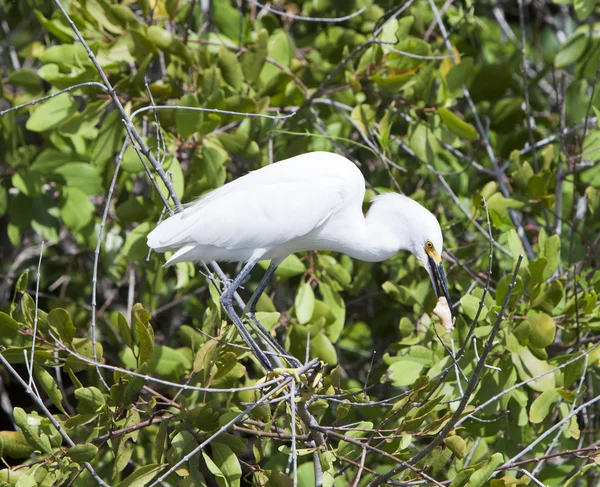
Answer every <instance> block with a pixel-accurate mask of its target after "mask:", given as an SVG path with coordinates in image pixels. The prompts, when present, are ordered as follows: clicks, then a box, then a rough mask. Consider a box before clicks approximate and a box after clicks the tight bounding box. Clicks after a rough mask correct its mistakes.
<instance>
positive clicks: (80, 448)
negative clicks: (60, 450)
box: [67, 443, 98, 463]
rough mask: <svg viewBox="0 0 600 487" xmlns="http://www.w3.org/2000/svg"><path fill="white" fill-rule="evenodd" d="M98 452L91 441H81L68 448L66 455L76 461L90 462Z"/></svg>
mask: <svg viewBox="0 0 600 487" xmlns="http://www.w3.org/2000/svg"><path fill="white" fill-rule="evenodd" d="M97 454H98V447H97V446H96V445H93V444H92V443H82V444H80V445H75V446H72V447H71V448H69V451H67V457H69V458H70V459H71V460H73V461H74V462H77V463H85V462H91V461H92V460H93V459H94V458H95V457H96V455H97Z"/></svg>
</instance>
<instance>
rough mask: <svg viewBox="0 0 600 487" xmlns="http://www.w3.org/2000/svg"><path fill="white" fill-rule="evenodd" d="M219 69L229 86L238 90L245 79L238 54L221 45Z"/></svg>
mask: <svg viewBox="0 0 600 487" xmlns="http://www.w3.org/2000/svg"><path fill="white" fill-rule="evenodd" d="M219 69H220V70H221V75H222V76H223V79H224V80H225V82H226V83H227V84H228V85H229V86H231V87H233V88H234V89H236V90H239V89H240V88H241V87H242V84H243V80H244V73H243V72H242V66H241V65H240V62H239V61H238V58H237V56H236V55H235V54H234V53H233V52H231V51H230V50H229V49H227V48H226V47H225V46H221V48H220V49H219Z"/></svg>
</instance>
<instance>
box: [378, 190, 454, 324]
mask: <svg viewBox="0 0 600 487" xmlns="http://www.w3.org/2000/svg"><path fill="white" fill-rule="evenodd" d="M374 201H375V207H376V211H377V207H378V206H379V208H380V211H381V215H380V217H381V220H382V221H385V222H387V224H388V225H389V223H390V222H394V224H393V226H392V228H394V229H395V230H396V232H395V233H396V235H397V237H398V239H399V243H398V247H399V248H400V249H404V250H408V251H410V252H412V253H413V254H414V255H415V256H416V257H417V259H418V261H419V263H420V264H422V265H423V267H425V269H426V270H427V273H428V274H429V278H430V279H431V282H432V283H433V288H434V290H435V293H436V295H437V297H438V298H439V297H440V296H444V297H445V298H446V300H447V301H448V306H449V307H450V309H451V310H452V300H451V299H450V293H449V291H448V284H447V283H446V274H445V273H444V268H443V266H442V258H441V255H442V250H443V246H444V240H443V238H442V229H441V228H440V224H439V222H438V220H437V218H436V217H435V216H434V215H433V213H431V212H430V211H429V210H428V209H427V208H425V207H424V206H422V205H420V204H419V203H417V202H416V201H414V200H413V199H411V198H408V197H406V196H404V195H400V194H397V193H386V194H384V195H380V196H377V197H376V198H375V200H374ZM453 314H454V313H453Z"/></svg>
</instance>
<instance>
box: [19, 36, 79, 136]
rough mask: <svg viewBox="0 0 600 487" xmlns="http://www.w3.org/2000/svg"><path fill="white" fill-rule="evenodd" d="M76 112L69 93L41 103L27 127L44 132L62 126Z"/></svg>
mask: <svg viewBox="0 0 600 487" xmlns="http://www.w3.org/2000/svg"><path fill="white" fill-rule="evenodd" d="M62 47H64V46H62ZM86 57H87V56H86ZM76 112H77V104H76V103H75V100H73V97H72V96H71V95H70V94H69V93H63V94H61V95H58V96H56V97H54V98H51V99H50V100H47V101H45V102H42V103H40V104H39V105H38V106H37V107H36V108H35V110H34V111H33V113H32V115H31V116H30V117H29V119H28V120H27V123H26V124H25V127H26V128H27V130H31V131H32V132H44V131H46V130H50V129H52V128H54V127H56V126H58V125H60V124H61V123H63V122H64V121H65V120H68V119H69V118H70V117H72V116H73V115H75V113H76Z"/></svg>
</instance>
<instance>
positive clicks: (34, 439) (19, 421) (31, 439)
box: [13, 407, 52, 453]
mask: <svg viewBox="0 0 600 487" xmlns="http://www.w3.org/2000/svg"><path fill="white" fill-rule="evenodd" d="M13 419H14V420H15V424H16V425H17V426H18V427H19V428H20V429H21V431H22V432H23V436H24V437H25V440H27V443H29V445H31V447H33V448H34V449H36V450H39V451H41V452H42V453H51V452H52V446H51V445H50V441H49V440H48V437H47V436H43V437H42V436H39V435H38V434H37V433H36V432H35V431H34V430H33V428H32V427H31V425H30V423H29V419H28V416H27V413H26V412H25V411H24V410H23V409H22V408H20V407H16V408H14V409H13ZM32 422H33V423H35V422H38V421H32Z"/></svg>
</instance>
